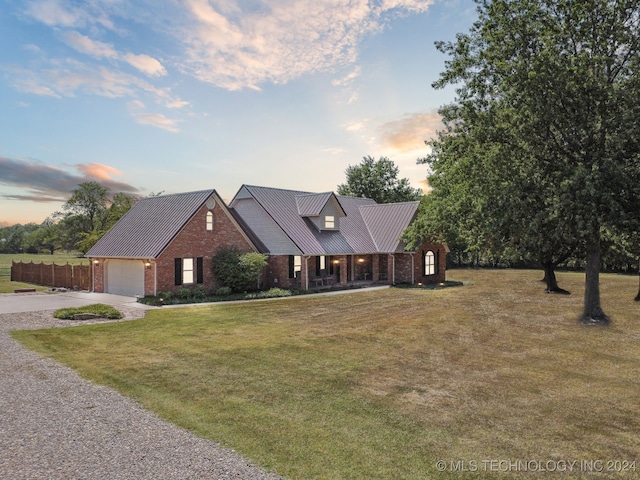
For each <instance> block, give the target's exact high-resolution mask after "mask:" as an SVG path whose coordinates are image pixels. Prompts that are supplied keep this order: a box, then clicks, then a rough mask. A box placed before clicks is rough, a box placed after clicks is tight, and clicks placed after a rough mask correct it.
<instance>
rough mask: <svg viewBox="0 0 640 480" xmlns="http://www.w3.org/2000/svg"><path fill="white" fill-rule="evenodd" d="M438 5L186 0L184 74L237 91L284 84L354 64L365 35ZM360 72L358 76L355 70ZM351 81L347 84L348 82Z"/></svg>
mask: <svg viewBox="0 0 640 480" xmlns="http://www.w3.org/2000/svg"><path fill="white" fill-rule="evenodd" d="M431 3H432V0H382V1H380V0H378V1H365V0H357V1H355V2H354V1H352V0H334V1H332V2H319V1H317V0H297V1H294V0H270V1H266V0H257V1H255V2H251V3H250V4H247V5H248V6H247V5H244V6H243V7H239V6H238V7H235V8H230V7H228V5H227V2H214V1H209V0H185V1H184V5H185V6H186V8H187V11H188V14H189V15H190V17H191V20H192V22H193V23H192V24H189V26H188V28H183V29H182V34H181V35H182V36H181V38H180V40H181V41H183V42H184V43H185V45H186V62H185V65H184V68H185V70H186V71H187V72H188V73H190V74H192V75H193V76H195V77H197V78H198V79H200V80H202V81H205V82H210V83H213V84H215V85H217V86H220V87H223V88H226V89H229V90H239V89H242V88H253V89H259V88H260V87H259V86H260V84H262V83H265V82H272V83H276V84H282V83H286V82H288V81H290V80H291V79H294V78H297V77H299V76H301V75H304V74H306V73H311V72H316V71H322V70H327V69H331V68H333V67H335V66H341V65H348V64H351V63H353V62H354V61H355V60H356V59H357V57H358V46H359V43H360V41H361V40H362V38H363V37H365V36H366V35H368V34H370V33H372V32H377V31H380V30H382V29H383V28H384V27H385V25H386V24H387V23H388V22H389V21H391V19H393V18H394V17H397V16H400V15H405V14H408V13H418V12H424V11H426V10H427V9H428V7H429V5H430V4H431ZM354 73H355V71H354ZM344 80H345V79H343V81H344Z"/></svg>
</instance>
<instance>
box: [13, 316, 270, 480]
mask: <svg viewBox="0 0 640 480" xmlns="http://www.w3.org/2000/svg"><path fill="white" fill-rule="evenodd" d="M119 310H121V311H122V312H123V313H124V314H125V315H126V318H127V319H132V318H137V317H140V316H142V315H144V311H142V310H140V309H133V308H119ZM86 323H89V322H86V321H84V322H72V321H66V320H57V319H55V318H54V317H53V311H41V312H26V313H13V314H4V315H0V478H3V479H5V478H6V479H11V480H16V479H65V480H66V479H101V480H106V479H187V478H190V479H229V478H233V479H276V478H279V477H278V476H277V475H275V474H269V473H267V472H265V471H264V470H262V469H260V468H258V467H256V466H254V465H252V464H251V463H249V462H248V461H247V460H245V459H243V458H242V457H241V456H240V455H238V454H237V453H236V452H234V451H233V450H229V449H225V448H222V447H220V446H219V445H217V444H216V443H214V442H211V441H208V440H203V439H201V438H199V437H196V436H195V435H192V434H191V433H189V432H187V431H185V430H182V429H180V428H178V427H176V426H174V425H172V424H170V423H167V422H165V421H163V420H160V419H159V418H158V417H156V416H155V415H154V414H152V413H150V412H148V411H147V410H144V409H143V408H142V407H140V406H139V405H138V404H137V403H136V402H134V401H132V400H130V399H128V398H126V397H123V396H122V395H120V394H118V393H116V392H114V391H113V390H110V389H108V388H106V387H101V386H96V385H94V384H92V383H90V382H87V381H86V380H83V379H81V378H80V377H78V375H76V373H75V372H74V371H73V370H71V369H69V368H67V367H64V366H62V365H60V364H58V363H56V362H54V361H52V360H50V359H44V358H41V357H40V356H38V355H37V354H35V353H32V352H30V351H27V350H25V349H24V348H22V347H21V346H20V344H19V343H18V342H16V341H14V340H13V339H12V338H11V337H10V336H9V334H8V331H9V330H22V329H33V328H42V327H63V326H72V325H78V324H86ZM91 323H96V322H91Z"/></svg>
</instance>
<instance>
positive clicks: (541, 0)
mask: <svg viewBox="0 0 640 480" xmlns="http://www.w3.org/2000/svg"><path fill="white" fill-rule="evenodd" d="M476 3H477V4H478V17H479V19H478V21H477V22H476V23H475V24H474V25H473V27H472V28H471V30H470V31H469V33H467V34H459V35H458V36H457V37H456V40H455V41H454V42H450V43H438V44H437V46H438V48H439V49H440V50H441V51H442V52H444V53H446V54H447V55H449V57H450V59H449V60H448V61H447V63H446V69H445V71H444V72H443V73H442V74H441V76H440V79H439V80H438V81H437V82H435V83H434V87H436V88H442V87H444V86H446V85H455V86H456V87H457V90H456V91H457V97H456V100H455V102H454V103H453V104H452V105H448V106H445V107H443V108H442V109H441V113H442V115H443V119H444V121H445V126H446V128H445V130H444V131H442V132H440V133H439V135H438V138H437V139H436V140H435V141H434V142H433V143H432V147H433V153H432V155H430V156H429V157H428V158H427V160H426V162H427V163H428V164H429V166H430V167H431V169H432V175H431V177H430V183H431V186H432V187H433V188H434V199H433V200H430V203H433V204H435V205H436V208H435V209H434V210H435V213H433V212H432V213H429V214H425V215H426V216H425V217H424V219H423V220H422V222H423V224H424V225H430V226H432V227H438V226H441V224H442V223H443V221H444V219H443V218H442V217H440V218H439V220H440V222H439V223H440V225H438V222H435V221H434V219H433V218H431V219H429V218H428V215H431V216H432V217H433V216H436V217H437V215H445V214H447V213H451V212H453V213H455V214H456V216H454V217H453V218H452V219H451V221H454V222H459V226H460V227H462V228H460V229H456V230H457V232H460V230H462V229H463V228H464V226H465V224H466V225H468V224H469V223H473V228H474V230H472V231H475V234H474V236H475V237H476V238H477V239H480V240H478V241H480V242H482V244H483V246H487V245H489V246H493V247H494V248H502V247H504V246H506V245H511V246H515V247H516V248H519V249H520V251H521V252H523V254H524V253H525V252H526V253H527V254H528V255H537V256H538V257H539V258H540V260H541V261H543V260H544V259H545V258H546V259H547V261H551V262H552V263H553V262H557V261H558V260H559V259H561V258H562V257H564V256H565V255H567V254H569V255H570V254H571V253H569V252H577V253H576V254H579V255H582V256H583V258H584V259H585V263H586V283H585V299H584V310H583V313H582V316H581V319H582V320H583V321H584V322H588V323H606V322H608V317H607V316H606V314H605V313H604V312H603V310H602V308H601V306H600V294H599V272H600V263H601V255H602V252H603V244H602V240H603V234H604V232H605V231H607V230H609V231H618V232H631V231H633V230H636V229H637V228H638V220H639V219H638V215H637V212H638V211H640V210H639V207H640V205H639V200H640V123H639V120H638V119H639V118H640V76H639V73H640V72H639V68H640V51H639V48H640V2H639V1H638V0H634V1H631V0H623V1H615V2H614V1H612V0H584V1H580V2H571V1H567V0H493V1H490V0H477V2H476ZM467 215H468V216H467ZM450 230H451V229H450ZM436 231H438V230H436ZM418 233H422V234H425V231H424V230H422V231H416V232H414V234H416V235H417V234H418ZM563 251H564V252H563ZM536 252H538V253H536Z"/></svg>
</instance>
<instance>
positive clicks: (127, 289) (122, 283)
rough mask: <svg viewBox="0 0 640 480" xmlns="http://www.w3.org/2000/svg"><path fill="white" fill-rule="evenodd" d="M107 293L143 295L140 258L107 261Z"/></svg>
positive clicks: (142, 274)
mask: <svg viewBox="0 0 640 480" xmlns="http://www.w3.org/2000/svg"><path fill="white" fill-rule="evenodd" d="M106 284H107V288H106V291H107V293H114V294H116V295H127V296H129V297H135V296H136V295H139V296H141V297H144V264H143V263H142V262H141V261H140V260H109V261H108V262H107V281H106Z"/></svg>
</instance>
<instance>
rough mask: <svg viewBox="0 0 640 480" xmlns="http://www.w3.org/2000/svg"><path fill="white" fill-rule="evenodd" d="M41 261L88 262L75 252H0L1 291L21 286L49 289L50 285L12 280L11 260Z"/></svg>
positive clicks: (9, 290) (60, 263)
mask: <svg viewBox="0 0 640 480" xmlns="http://www.w3.org/2000/svg"><path fill="white" fill-rule="evenodd" d="M12 261H15V262H20V261H22V262H24V263H29V262H33V263H41V262H44V263H46V264H52V263H55V264H58V265H64V264H66V263H69V264H71V265H80V264H81V263H84V264H85V265H86V264H87V263H88V260H87V259H86V258H78V256H77V254H75V253H55V254H54V255H45V254H30V253H15V254H13V253H0V293H13V291H14V290H17V289H20V288H35V289H36V290H38V291H44V290H47V288H48V287H42V286H36V285H32V284H30V283H24V282H12V281H11V262H12Z"/></svg>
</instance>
